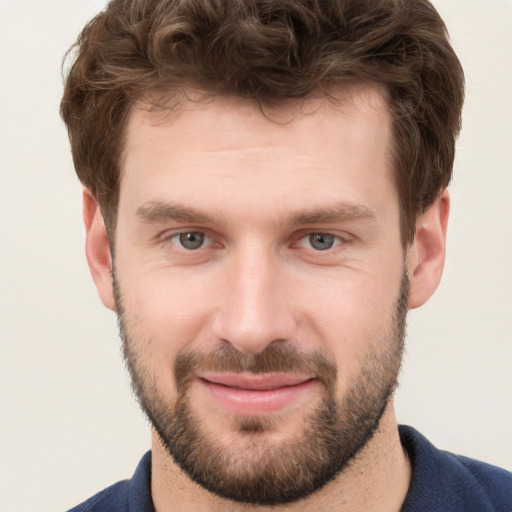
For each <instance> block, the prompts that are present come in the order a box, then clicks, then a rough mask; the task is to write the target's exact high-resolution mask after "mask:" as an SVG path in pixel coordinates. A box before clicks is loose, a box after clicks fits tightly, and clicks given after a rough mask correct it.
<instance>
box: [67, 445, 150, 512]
mask: <svg viewBox="0 0 512 512" xmlns="http://www.w3.org/2000/svg"><path fill="white" fill-rule="evenodd" d="M135 511H136V512H154V510H153V503H152V500H151V452H148V453H146V454H145V455H144V457H142V459H141V461H140V462H139V464H138V466H137V469H136V470H135V473H134V474H133V477H132V478H131V480H123V481H121V482H117V483H116V484H114V485H111V486H110V487H107V488H106V489H103V491H101V492H99V493H98V494H95V495H94V496H92V497H91V498H89V499H88V500H86V501H84V502H83V503H81V504H80V505H77V506H76V507H74V508H72V509H71V510H69V511H68V512H135Z"/></svg>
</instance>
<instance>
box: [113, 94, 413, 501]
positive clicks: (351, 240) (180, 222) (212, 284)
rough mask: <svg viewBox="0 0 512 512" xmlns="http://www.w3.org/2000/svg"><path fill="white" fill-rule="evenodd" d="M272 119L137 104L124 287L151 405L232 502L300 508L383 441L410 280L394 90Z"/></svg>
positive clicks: (139, 378)
mask: <svg viewBox="0 0 512 512" xmlns="http://www.w3.org/2000/svg"><path fill="white" fill-rule="evenodd" d="M270 117H271V119H269V117H266V116H264V115H262V114H261V112H260V111H259V109H258V108H256V107H254V106H251V105H247V104H241V103H240V102H235V101H234V100H228V99H225V100H221V99H218V100H215V101H211V102H208V103H192V102H188V103H187V104H186V105H184V106H183V108H182V109H181V110H180V111H179V113H178V114H177V115H173V116H171V115H169V116H168V117H164V116H162V113H159V114H157V113H151V112H148V111H147V110H142V109H140V110H139V109H134V111H133V113H132V116H131V119H130V122H129V126H128V132H127V133H128V136H127V144H126V154H125V160H124V165H123V174H122V180H121V188H120V203H119V210H118V223H117V231H116V242H115V244H116V246H115V249H116V251H115V254H116V257H115V261H114V278H115V279H114V281H115V286H114V288H115V296H116V309H117V312H118V315H119V320H120V326H121V332H122V337H123V341H124V350H125V356H126V359H127V363H128V367H129V369H130V373H131V376H132V380H133V385H134V389H135V390H136V393H137V395H138V397H139V400H140V402H141V405H142V407H143V409H144V410H145V412H146V413H147V415H148V417H149V418H150V420H151V421H152V424H153V426H154V428H155V430H156V432H157V433H158V435H159V436H160V439H161V441H162V443H163V444H164V445H165V447H166V449H167V450H168V452H169V454H170V455H171V456H172V457H173V459H174V462H175V463H176V464H178V465H179V466H180V467H181V468H182V469H183V470H184V471H185V472H186V474H188V475H189V477H191V478H192V479H193V480H195V481H196V482H198V483H199V484H201V485H202V486H203V487H204V488H206V489H207V490H209V491H211V492H214V493H216V494H218V495H220V496H223V497H226V498H229V499H232V500H236V501H244V502H252V503H261V504H276V503H286V502H290V501H293V500H296V499H298V498H300V497H303V496H305V495H308V494H310V493H311V492H313V491H314V490H315V489H318V488H319V487H321V486H323V485H324V484H325V483H327V482H328V481H330V480H331V479H333V478H334V477H335V476H336V475H337V474H339V472H340V471H342V470H343V469H344V468H345V467H346V465H347V464H349V463H350V462H351V460H353V458H354V456H355V455H356V454H357V453H358V452H359V451H360V450H361V448H362V447H364V446H365V444H366V443H367V442H368V441H369V440H370V439H371V438H372V436H373V434H374V432H375V430H376V429H377V427H378V425H379V420H380V418H381V416H382V414H383V412H384V410H385V408H386V405H387V404H388V401H389V398H390V395H391V394H392V392H393V389H394V386H395V384H396V378H397V374H398V371H399V367H400V361H401V352H402V346H403V335H404V325H405V315H406V309H407V277H406V276H405V273H404V252H403V247H402V243H401V239H400V231H399V210H398V200H397V197H396V192H395V188H394V184H393V179H392V173H391V169H390V165H389V158H388V150H389V147H390V120H389V117H388V113H387V111H386V107H385V103H384V100H383V99H382V97H381V96H380V94H379V92H378V91H376V90H372V89H361V88H360V89H359V90H355V89H354V90H351V91H345V93H344V95H343V97H342V98H341V99H340V102H339V103H336V104H334V103H332V102H329V101H327V100H318V99H317V100H311V101H307V102H304V103H301V104H300V105H290V106H288V107H286V108H284V109H282V110H280V111H279V112H277V111H276V112H273V113H271V115H270Z"/></svg>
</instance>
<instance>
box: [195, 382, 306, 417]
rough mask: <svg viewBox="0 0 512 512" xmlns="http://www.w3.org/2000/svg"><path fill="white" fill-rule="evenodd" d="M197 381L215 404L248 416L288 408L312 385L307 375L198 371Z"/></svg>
mask: <svg viewBox="0 0 512 512" xmlns="http://www.w3.org/2000/svg"><path fill="white" fill-rule="evenodd" d="M198 382H199V383H200V385H201V386H202V387H203V388H204V389H205V391H206V392H207V394H208V395H209V397H210V398H212V399H213V400H214V401H215V402H216V403H217V405H219V406H220V407H221V408H222V409H225V410H227V411H229V412H231V413H235V414H243V415H249V416H255V415H262V414H268V413H272V412H278V411H280V410H283V409H286V408H287V407H290V406H291V405H293V404H294V403H295V402H297V401H298V400H299V399H300V398H301V397H302V396H303V395H304V394H306V393H308V392H309V391H310V390H311V388H312V387H313V386H315V384H316V379H314V378H312V377H311V376H305V375H293V374H265V375H255V374H241V373H237V374H230V373H226V374H213V373H208V374H201V375H199V376H198Z"/></svg>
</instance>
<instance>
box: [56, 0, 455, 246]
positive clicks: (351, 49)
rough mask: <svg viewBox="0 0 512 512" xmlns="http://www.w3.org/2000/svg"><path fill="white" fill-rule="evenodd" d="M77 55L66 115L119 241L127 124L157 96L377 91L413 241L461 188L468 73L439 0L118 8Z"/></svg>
mask: <svg viewBox="0 0 512 512" xmlns="http://www.w3.org/2000/svg"><path fill="white" fill-rule="evenodd" d="M71 50H73V51H74V53H75V58H74V62H73V64H72V66H71V68H70V71H69V74H68V76H67V79H66V83H65V90H64V95H63V99H62V103H61V115H62V118H63V119H64V121H65V123H66V125H67V128H68V131H69V136H70V141H71V147H72V153H73V159H74V165H75V169H76V172H77V174H78V177H79V179H80V181H81V182H82V183H83V185H84V186H85V187H86V188H87V189H88V190H89V191H90V193H91V194H92V196H93V197H94V198H95V200H96V201H97V203H98V205H99V207H100V210H101V212H102V214H103V217H104V219H105V225H106V227H107V231H109V233H110V236H113V235H112V234H113V232H114V229H115V222H116V214H117V205H118V200H119V183H120V177H121V168H122V159H123V151H124V140H125V134H126V133H125V132H126V126H127V122H128V118H129V115H130V112H131V109H132V108H133V105H134V103H135V102H136V101H138V100H140V99H142V98H147V97H148V96H150V95H151V94H156V95H158V94H160V95H163V94H165V95H167V97H173V95H179V94H180V91H181V92H182V91H184V90H186V89H190V88H195V89H197V90H199V91H204V92H206V93H208V94H211V95H213V96H215V95H223V96H226V95H227V96H234V97H243V98H247V99H248V100H250V101H254V102H255V104H258V105H260V106H262V105H263V106H265V105H271V104H279V103H280V102H284V101H286V100H289V99H298V98H307V97H308V96H310V95H312V94H316V93H318V91H329V90H332V89H333V87H336V86H339V85H341V86H342V85H343V84H344V83H348V82H351V83H353V82H356V83H357V82H370V83H374V84H378V85H379V86H380V87H381V88H382V89H384V90H385V91H386V99H387V103H388V108H389V112H390V116H391V120H392V127H393V141H392V147H391V148H390V150H391V154H392V157H393V164H394V179H395V183H396V187H397V191H398V197H399V203H400V213H401V221H400V222H401V225H400V229H401V233H402V239H403V242H404V244H405V243H410V242H411V241H412V240H413V238H414V232H415V223H416V218H417V216H418V215H419V214H421V213H422V212H424V211H425V210H426V209H427V208H428V207H429V206H430V205H431V204H432V203H433V202H434V201H435V199H436V198H437V196H438V194H439V193H440V191H441V190H443V189H444V188H446V186H447V185H448V183H449V181H450V179H451V175H452V168H453V160H454V153H455V140H456V137H457V135H458V132H459V130H460V119H461V110H462V103H463V100H464V74H463V71H462V67H461V64H460V62H459V60H458V58H457V56H456V55H455V52H454V51H453V49H452V47H451V45H450V43H449V40H448V35H447V30H446V27H445V24H444V22H443V20H442V19H441V18H440V16H439V14H438V13H437V11H436V10H435V9H434V7H433V6H432V5H431V4H430V2H429V1H428V0H229V1H228V0H112V1H111V2H110V3H109V4H108V6H107V7H106V9H105V10H104V11H102V12H101V13H99V14H98V15H97V16H96V17H95V18H93V19H92V20H91V21H90V22H89V23H88V24H87V25H86V26H85V28H84V29H83V31H82V33H81V34H80V36H79V38H78V40H77V42H76V43H75V45H74V46H73V47H72V49H71ZM326 94H327V93H326Z"/></svg>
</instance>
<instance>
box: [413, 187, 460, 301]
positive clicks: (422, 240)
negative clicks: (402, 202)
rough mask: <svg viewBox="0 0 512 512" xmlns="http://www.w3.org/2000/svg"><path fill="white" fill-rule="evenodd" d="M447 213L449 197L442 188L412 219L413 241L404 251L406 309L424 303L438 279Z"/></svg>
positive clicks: (442, 256)
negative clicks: (420, 213) (407, 289)
mask: <svg viewBox="0 0 512 512" xmlns="http://www.w3.org/2000/svg"><path fill="white" fill-rule="evenodd" d="M449 213H450V196H449V195H448V191H447V190H444V191H443V192H442V193H441V195H440V196H439V197H438V198H437V199H436V201H435V202H434V204H432V206H430V207H429V209H428V210H427V211H426V212H425V213H423V214H422V215H420V216H419V217H418V219H417V221H416V234H415V235H414V242H413V243H412V245H411V247H410V248H409V251H408V254H407V269H408V273H409V281H410V291H409V308H410V309H414V308H417V307H419V306H421V305H423V304H424V303H425V302H427V300H428V299H429V298H430V297H431V296H432V294H433V293H434V292H435V290H436V289H437V287H438V285H439V282H440V281H441V276H442V274H443V268H444V259H445V251H446V230H447V227H448V216H449Z"/></svg>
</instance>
